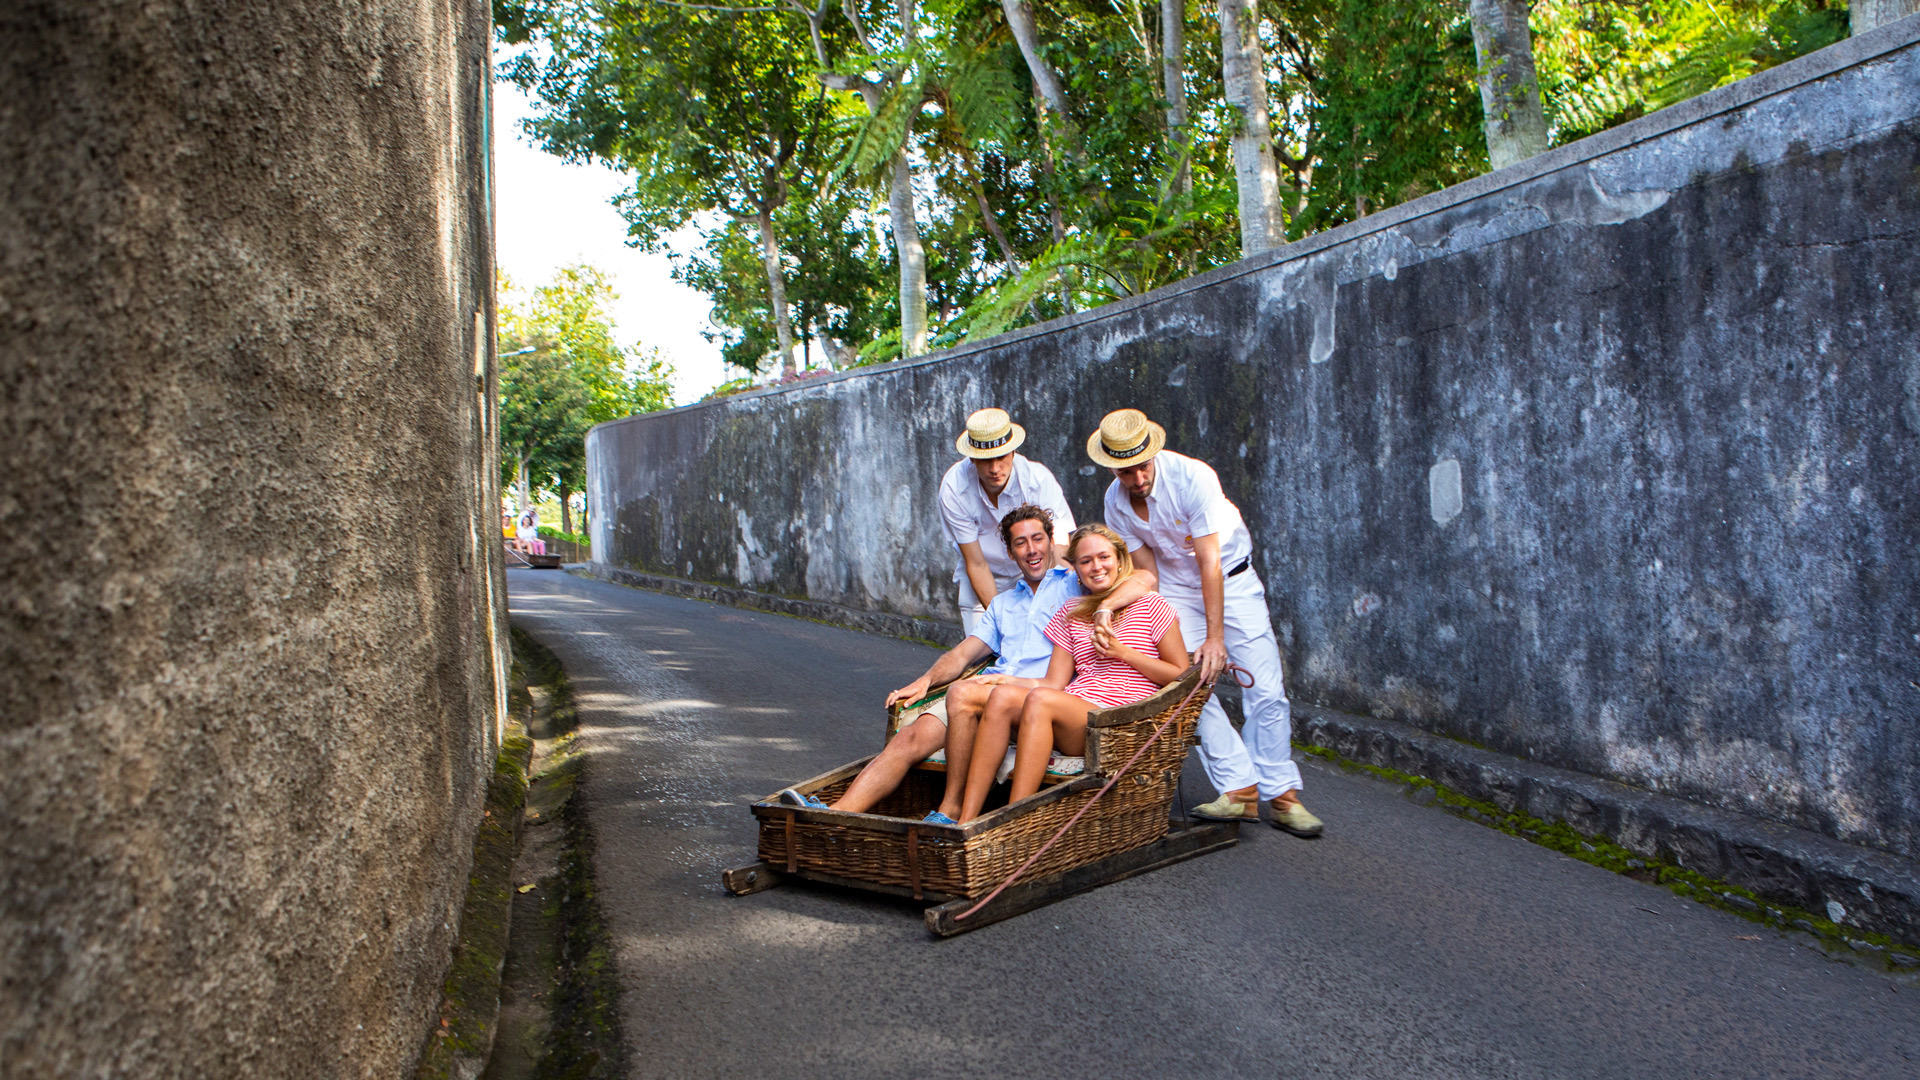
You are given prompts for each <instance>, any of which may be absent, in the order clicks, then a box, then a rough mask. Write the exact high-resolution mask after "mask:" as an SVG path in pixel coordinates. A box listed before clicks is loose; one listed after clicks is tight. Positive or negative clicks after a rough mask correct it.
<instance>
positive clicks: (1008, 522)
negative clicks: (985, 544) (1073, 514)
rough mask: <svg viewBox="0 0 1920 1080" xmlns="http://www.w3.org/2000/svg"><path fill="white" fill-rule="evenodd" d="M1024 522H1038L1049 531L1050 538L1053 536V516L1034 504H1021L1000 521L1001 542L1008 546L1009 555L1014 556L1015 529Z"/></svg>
mask: <svg viewBox="0 0 1920 1080" xmlns="http://www.w3.org/2000/svg"><path fill="white" fill-rule="evenodd" d="M1022 521H1037V522H1039V523H1040V524H1041V525H1042V526H1043V527H1044V528H1045V529H1046V530H1047V535H1048V536H1052V535H1053V515H1052V514H1049V513H1047V512H1046V511H1045V510H1042V509H1041V508H1039V507H1037V506H1035V505H1033V504H1032V503H1021V504H1020V505H1019V506H1016V507H1014V508H1013V509H1011V510H1009V511H1007V516H1006V517H1003V518H1001V519H1000V542H1001V543H1002V544H1004V545H1006V548H1007V554H1009V555H1011V554H1013V527H1014V526H1015V525H1018V524H1019V523H1020V522H1022Z"/></svg>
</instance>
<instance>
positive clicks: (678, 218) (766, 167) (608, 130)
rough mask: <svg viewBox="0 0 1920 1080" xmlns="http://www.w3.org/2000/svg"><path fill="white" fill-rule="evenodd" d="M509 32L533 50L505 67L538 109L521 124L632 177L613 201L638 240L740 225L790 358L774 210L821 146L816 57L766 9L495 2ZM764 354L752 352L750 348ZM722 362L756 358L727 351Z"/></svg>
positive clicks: (816, 163) (770, 320)
mask: <svg viewBox="0 0 1920 1080" xmlns="http://www.w3.org/2000/svg"><path fill="white" fill-rule="evenodd" d="M503 10H505V11H506V12H507V18H506V21H505V35H504V36H505V37H506V39H507V40H508V41H509V42H525V41H528V40H531V39H534V38H538V39H539V40H540V41H541V42H542V44H544V45H545V46H546V50H545V59H544V61H543V62H536V60H535V59H534V54H533V53H531V52H529V53H524V54H522V55H521V56H520V57H518V58H517V59H516V60H515V61H514V62H513V63H512V64H510V66H509V69H508V70H509V75H510V77H511V78H512V79H513V81H515V82H516V83H518V84H520V85H521V86H523V87H525V88H527V89H531V90H536V91H537V92H538V94H539V97H540V99H541V101H542V103H543V104H544V106H545V109H544V111H543V113H542V115H540V116H539V117H537V118H536V119H534V120H533V121H531V122H530V123H529V125H528V127H529V130H530V132H531V133H532V134H534V135H535V136H536V137H538V138H539V139H540V140H541V141H542V143H543V145H545V146H546V147H547V149H549V150H551V151H553V152H554V153H557V154H560V155H562V156H565V157H571V158H587V159H597V160H600V161H604V162H607V163H608V164H611V165H613V166H615V167H616V168H618V169H620V170H622V171H623V172H626V173H628V174H629V175H631V176H632V177H633V186H632V188H631V189H630V190H629V191H628V192H627V193H626V194H624V195H623V196H621V198H620V199H619V201H618V205H619V207H620V209H621V210H622V212H623V213H624V214H625V215H626V218H627V222H628V234H629V235H630V236H631V237H632V238H633V239H634V240H635V241H636V242H638V244H639V245H640V246H641V247H643V248H646V249H648V250H660V249H661V248H662V246H663V244H664V241H665V238H666V236H667V235H668V234H669V233H671V232H673V231H674V230H676V229H679V228H681V227H682V226H684V225H686V224H688V223H689V222H691V221H693V220H695V219H696V217H697V216H699V215H702V214H709V213H719V214H723V215H725V216H726V217H727V218H728V219H729V220H730V221H731V222H733V223H735V224H736V225H740V226H744V227H746V228H747V229H749V230H750V233H751V235H752V238H753V240H754V243H755V254H756V256H757V258H758V260H759V268H760V272H761V273H762V274H763V275H764V289H765V295H766V301H767V308H768V314H767V317H766V319H765V322H766V324H767V327H768V328H769V329H771V330H772V332H773V344H774V349H772V350H768V351H777V353H778V355H779V357H780V363H781V366H782V368H783V369H784V371H785V372H786V373H787V374H788V375H791V374H792V373H793V371H794V353H793V345H794V333H793V320H792V317H791V312H790V310H789V299H788V288H787V285H788V280H787V279H788V274H789V271H788V268H787V266H786V262H785V260H784V259H783V257H782V247H783V245H782V241H783V238H782V236H781V235H780V233H779V230H778V229H777V227H776V225H777V221H778V219H779V216H780V212H781V210H782V208H783V207H785V206H786V205H787V203H788V200H789V198H791V197H792V195H793V193H794V188H795V186H796V184H807V185H808V186H813V184H815V183H817V178H818V177H819V176H820V175H822V174H823V173H824V172H825V170H826V168H827V166H828V164H829V161H830V157H831V154H832V153H833V150H834V136H835V133H836V127H835V117H834V110H835V106H834V103H833V102H832V101H831V100H829V98H828V96H827V94H826V92H825V89H824V88H823V87H822V86H821V85H820V83H819V82H818V80H817V79H816V78H815V77H814V72H815V58H814V56H813V54H812V52H811V50H810V49H809V48H808V47H807V45H806V43H805V41H804V39H799V38H797V37H796V35H794V34H793V33H792V31H793V29H794V27H793V25H792V20H791V18H790V17H789V16H787V15H784V14H781V13H779V12H778V11H777V10H775V9H770V8H753V9H737V10H705V9H703V8H702V7H701V6H700V5H691V4H690V5H669V4H649V3H637V4H607V5H589V6H582V5H578V4H572V3H564V2H560V3H526V4H514V5H511V6H505V7H503ZM762 355H764V353H763V354H762ZM729 359H730V360H731V361H732V362H734V363H740V364H742V365H743V366H748V368H749V370H756V369H757V366H758V357H755V358H753V362H752V363H751V364H747V363H746V362H745V361H746V358H745V357H744V356H741V355H740V354H739V353H738V352H735V353H734V354H732V355H730V357H729Z"/></svg>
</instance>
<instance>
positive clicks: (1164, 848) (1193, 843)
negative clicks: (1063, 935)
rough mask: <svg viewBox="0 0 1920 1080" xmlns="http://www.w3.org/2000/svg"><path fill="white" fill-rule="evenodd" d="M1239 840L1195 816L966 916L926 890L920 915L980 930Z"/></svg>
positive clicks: (752, 885) (1231, 825) (757, 883)
mask: <svg viewBox="0 0 1920 1080" xmlns="http://www.w3.org/2000/svg"><path fill="white" fill-rule="evenodd" d="M1239 840H1240V823H1239V822H1237V821H1210V822H1205V823H1201V822H1195V823H1193V824H1192V825H1189V826H1188V827H1186V828H1178V827H1176V828H1171V829H1168V830H1167V835H1166V836H1164V837H1162V838H1161V839H1159V840H1158V841H1156V842H1154V843H1151V844H1148V845H1146V846H1144V847H1137V848H1134V849H1133V850H1131V851H1123V852H1121V853H1120V854H1118V855H1110V856H1108V857H1107V858H1105V859H1101V860H1099V861H1097V862H1091V863H1087V864H1085V865H1083V866H1079V867H1075V868H1074V869H1072V870H1069V871H1067V872H1066V873H1064V874H1055V875H1054V876H1052V877H1047V878H1039V879H1036V880H1031V881H1027V880H1022V881H1020V882H1017V883H1016V884H1015V885H1014V886H1013V887H1012V888H1010V889H1008V890H1007V891H1006V892H1003V893H1001V894H1000V895H999V896H996V897H994V898H993V902H992V903H990V904H988V905H987V906H986V907H983V908H981V909H980V910H979V911H977V912H975V913H974V914H973V915H972V916H971V917H970V918H968V919H966V920H965V921H961V919H960V918H959V916H960V915H961V913H962V912H965V911H966V910H967V909H968V908H970V907H972V906H973V905H974V904H975V903H977V902H978V901H976V900H974V899H971V898H969V897H964V896H962V897H949V896H947V895H946V894H944V893H926V894H925V898H926V899H929V900H937V901H940V902H939V903H936V904H935V905H934V906H932V907H930V908H927V909H926V911H925V912H924V913H923V914H922V918H924V919H925V920H926V924H927V931H928V932H929V933H931V934H933V935H934V936H935V937H943V938H944V937H953V936H955V935H957V934H964V933H966V932H967V931H969V930H978V929H979V928H981V927H983V926H989V925H991V924H993V923H997V922H1000V921H1002V920H1003V919H1011V918H1013V917H1014V916H1015V915H1024V914H1026V913H1027V912H1029V911H1035V910H1038V909H1040V908H1043V907H1046V906H1047V905H1048V904H1051V903H1053V902H1055V901H1057V900H1065V899H1066V898H1067V897H1069V896H1076V895H1078V894H1080V893H1083V892H1087V891H1089V890H1091V889H1097V888H1099V887H1100V886H1102V885H1111V884H1113V883H1114V882H1116V881H1125V880H1126V879H1128V878H1130V877H1137V876H1139V875H1141V874H1145V873H1149V872H1151V871H1154V870H1158V869H1160V868H1161V867H1163V866H1172V865H1173V864H1174V863H1178V862H1185V861H1186V860H1188V859H1191V858H1194V857H1196V856H1200V855H1205V854H1208V853H1209V852H1214V851H1220V850H1222V849H1224V848H1230V847H1232V846H1233V845H1234V844H1236V843H1239ZM720 879H721V882H722V884H724V885H725V886H726V889H727V892H728V893H730V894H732V895H734V896H750V895H752V894H754V893H757V892H765V891H766V890H768V889H771V888H774V887H776V886H779V885H784V884H786V883H787V882H788V881H789V880H801V881H812V882H817V883H819V884H822V885H836V886H840V887H842V888H850V889H862V890H865V891H868V892H881V893H890V894H893V895H896V896H911V893H910V892H909V891H908V890H905V889H901V888H899V887H897V886H890V885H875V884H873V883H871V882H865V881H855V880H853V879H852V878H845V877H840V876H839V875H836V874H828V873H823V872H821V871H818V870H807V869H798V868H797V869H794V870H792V871H789V870H787V869H786V868H784V867H779V866H774V865H773V864H771V863H766V862H757V863H754V864H752V865H751V866H742V867H740V868H738V869H735V870H728V871H726V872H725V873H723V874H721V875H720Z"/></svg>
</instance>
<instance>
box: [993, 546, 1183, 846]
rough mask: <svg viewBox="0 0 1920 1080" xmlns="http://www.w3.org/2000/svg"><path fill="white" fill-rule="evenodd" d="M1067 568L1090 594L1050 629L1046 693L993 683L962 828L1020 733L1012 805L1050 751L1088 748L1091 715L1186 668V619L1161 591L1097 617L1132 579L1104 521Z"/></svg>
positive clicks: (1035, 784)
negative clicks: (1096, 612) (1183, 632)
mask: <svg viewBox="0 0 1920 1080" xmlns="http://www.w3.org/2000/svg"><path fill="white" fill-rule="evenodd" d="M1067 564H1068V565H1069V566H1071V567H1072V568H1073V570H1074V572H1075V573H1076V574H1078V575H1079V576H1080V585H1081V587H1082V588H1083V589H1085V590H1086V595H1085V596H1083V597H1081V598H1080V599H1079V600H1077V601H1074V602H1073V603H1069V604H1068V605H1066V606H1065V607H1063V608H1061V609H1060V611H1059V613H1058V614H1056V615H1055V616H1054V617H1053V621H1052V622H1050V623H1048V624H1047V631H1046V633H1047V640H1049V641H1051V642H1053V659H1052V661H1051V662H1050V663H1049V665H1048V667H1047V675H1046V678H1044V679H1042V680H1041V681H1040V685H1039V687H1038V688H1036V689H1033V690H1028V689H1026V688H1024V687H1015V686H1005V687H996V688H995V689H994V691H993V693H992V694H991V695H990V696H989V697H988V699H987V705H986V709H985V711H984V712H982V713H981V716H980V721H979V726H978V727H976V728H975V729H974V739H973V755H972V758H971V760H970V762H969V765H968V769H967V784H966V793H965V795H964V796H962V799H961V806H960V820H961V821H962V822H967V821H971V820H973V819H974V818H976V817H978V816H979V815H980V808H981V807H982V806H983V805H985V803H986V801H987V793H988V791H989V790H991V788H992V787H993V779H994V773H995V771H996V769H997V768H998V766H999V764H1000V761H1001V759H1002V758H1004V757H1005V756H1006V751H1007V743H1008V742H1009V741H1010V740H1011V739H1013V738H1014V737H1015V736H1016V735H1017V736H1018V740H1019V745H1018V748H1017V750H1016V753H1015V757H1014V766H1013V792H1012V794H1011V795H1010V796H1009V799H1010V800H1018V799H1023V798H1025V797H1027V796H1028V795H1031V794H1033V793H1034V792H1036V791H1038V790H1040V782H1041V780H1042V778H1043V777H1044V776H1045V775H1046V771H1047V760H1048V759H1049V758H1050V757H1051V756H1052V755H1053V751H1055V750H1059V751H1060V752H1061V753H1062V754H1067V755H1078V754H1082V753H1085V752H1086V746H1087V714H1088V713H1089V712H1091V711H1092V710H1094V709H1110V708H1113V707H1114V706H1117V705H1130V704H1132V703H1134V702H1136V701H1141V700H1144V699H1146V698H1148V697H1151V696H1152V695H1153V693H1154V692H1155V691H1157V690H1158V689H1160V688H1161V687H1162V686H1165V685H1166V684H1168V683H1170V682H1172V681H1174V680H1175V679H1178V678H1179V677H1180V676H1181V674H1182V673H1184V672H1185V671H1186V670H1187V646H1186V643H1185V642H1184V641H1182V640H1181V637H1180V626H1179V622H1180V620H1179V617H1178V616H1177V615H1175V614H1174V613H1173V608H1172V607H1171V606H1169V605H1168V604H1167V602H1166V600H1164V599H1163V598H1161V596H1160V594H1159V593H1153V592H1150V593H1147V594H1145V595H1144V596H1142V597H1140V599H1138V600H1135V601H1134V602H1133V603H1131V604H1128V605H1127V606H1126V607H1124V608H1121V609H1120V610H1119V611H1117V612H1115V613H1114V614H1113V618H1112V622H1111V624H1109V623H1108V622H1107V621H1106V620H1104V619H1102V620H1100V621H1098V622H1096V621H1095V615H1094V609H1095V608H1097V607H1098V606H1099V604H1100V602H1101V601H1102V600H1103V599H1105V598H1106V597H1108V596H1109V595H1111V594H1112V593H1113V591H1114V590H1115V589H1117V588H1119V587H1120V584H1121V582H1124V581H1126V580H1127V578H1129V577H1131V576H1132V575H1133V559H1132V558H1131V557H1130V556H1129V555H1128V554H1127V545H1126V542H1125V541H1123V540H1121V539H1120V537H1119V535H1118V534H1116V533H1115V532H1114V531H1113V530H1112V529H1109V528H1107V527H1106V526H1105V525H1099V524H1094V525H1082V526H1081V527H1080V528H1078V529H1075V530H1074V532H1073V536H1072V537H1071V538H1070V539H1069V540H1068V542H1067ZM1101 614H1102V615H1105V614H1106V613H1105V612H1102V613H1101Z"/></svg>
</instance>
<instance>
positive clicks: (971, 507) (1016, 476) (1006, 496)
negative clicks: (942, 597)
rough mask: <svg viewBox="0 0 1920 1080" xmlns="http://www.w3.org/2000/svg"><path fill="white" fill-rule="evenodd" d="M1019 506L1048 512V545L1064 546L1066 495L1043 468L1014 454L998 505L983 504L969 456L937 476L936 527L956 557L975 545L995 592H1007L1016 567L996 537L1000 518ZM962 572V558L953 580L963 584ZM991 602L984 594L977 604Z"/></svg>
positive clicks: (1068, 525)
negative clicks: (1050, 517) (1050, 527)
mask: <svg viewBox="0 0 1920 1080" xmlns="http://www.w3.org/2000/svg"><path fill="white" fill-rule="evenodd" d="M1022 503H1032V504H1033V505H1035V506H1038V507H1039V508H1040V509H1042V510H1045V511H1047V512H1049V513H1051V514H1052V515H1053V542H1054V543H1056V544H1064V543H1066V540H1067V534H1068V533H1071V532H1072V531H1073V511H1072V510H1069V509H1067V496H1066V493H1065V492H1063V491H1061V490H1060V481H1058V480H1055V479H1054V478H1053V473H1051V472H1049V471H1047V467H1046V466H1045V465H1041V464H1039V463H1037V462H1032V461H1028V460H1027V459H1026V458H1024V457H1021V456H1020V455H1019V454H1015V455H1013V472H1012V473H1011V474H1010V475H1008V477H1007V486H1006V487H1005V488H1003V489H1002V490H1001V492H1000V501H999V502H998V503H994V502H989V501H988V500H987V493H986V490H985V489H984V488H982V487H981V486H980V474H979V473H978V472H977V471H975V469H974V467H973V459H972V458H961V459H960V460H959V461H956V462H954V463H953V468H951V469H948V470H947V475H945V476H943V477H941V478H940V527H941V529H942V530H943V531H944V532H945V533H946V534H947V539H948V540H949V541H951V542H952V543H953V545H954V552H955V554H958V553H959V550H960V545H961V544H971V543H977V544H979V545H980V553H981V554H982V555H985V556H986V557H987V570H988V571H990V572H991V573H992V574H993V578H994V585H995V587H996V588H1011V587H1012V583H1013V582H1014V581H1015V580H1018V579H1019V577H1020V568H1019V567H1018V566H1015V565H1014V562H1013V556H1012V555H1009V554H1007V545H1006V544H1005V542H1003V541H1002V540H1001V539H1000V519H1001V518H1003V517H1006V516H1007V515H1008V514H1010V513H1012V512H1013V508H1014V507H1016V506H1019V505H1021V504H1022ZM966 572H967V560H966V557H965V556H961V557H960V561H959V562H958V563H956V564H955V565H954V568H953V580H955V581H962V580H965V578H966ZM992 599H993V597H991V596H983V597H981V598H980V602H981V603H983V604H984V603H987V602H988V601H990V600H992Z"/></svg>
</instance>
